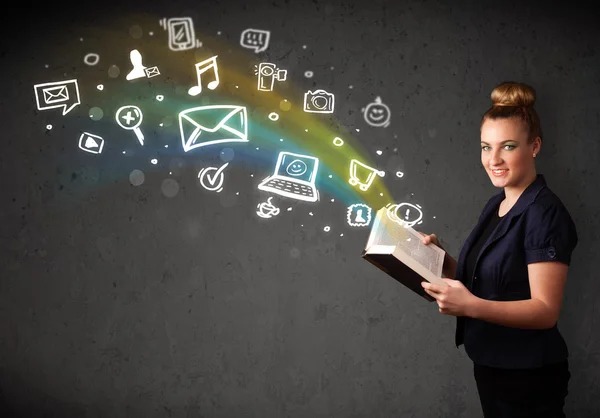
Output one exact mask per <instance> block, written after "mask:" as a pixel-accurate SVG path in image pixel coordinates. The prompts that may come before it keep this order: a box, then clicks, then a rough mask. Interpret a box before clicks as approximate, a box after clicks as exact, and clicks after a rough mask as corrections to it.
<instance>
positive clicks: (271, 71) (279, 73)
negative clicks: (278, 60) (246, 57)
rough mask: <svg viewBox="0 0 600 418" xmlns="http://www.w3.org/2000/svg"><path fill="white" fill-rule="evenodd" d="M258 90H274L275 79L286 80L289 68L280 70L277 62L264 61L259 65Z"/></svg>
mask: <svg viewBox="0 0 600 418" xmlns="http://www.w3.org/2000/svg"><path fill="white" fill-rule="evenodd" d="M255 74H258V90H259V91H273V86H274V85H275V81H285V80H286V79H287V70H280V69H279V68H277V66H276V65H275V64H271V63H269V62H263V63H260V64H259V65H258V71H257V72H256V73H255Z"/></svg>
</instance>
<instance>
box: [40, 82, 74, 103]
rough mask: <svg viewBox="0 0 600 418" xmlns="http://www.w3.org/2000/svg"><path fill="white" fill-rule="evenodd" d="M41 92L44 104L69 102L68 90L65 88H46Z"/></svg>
mask: <svg viewBox="0 0 600 418" xmlns="http://www.w3.org/2000/svg"><path fill="white" fill-rule="evenodd" d="M42 91H43V92H44V101H45V102H46V104H52V103H56V102H64V101H65V100H69V90H68V89H67V86H56V87H47V88H45V89H43V90H42Z"/></svg>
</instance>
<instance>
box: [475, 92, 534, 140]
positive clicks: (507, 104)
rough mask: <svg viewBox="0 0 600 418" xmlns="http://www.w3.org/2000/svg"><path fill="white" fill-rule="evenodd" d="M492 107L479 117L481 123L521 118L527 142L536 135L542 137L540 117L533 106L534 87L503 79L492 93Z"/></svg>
mask: <svg viewBox="0 0 600 418" xmlns="http://www.w3.org/2000/svg"><path fill="white" fill-rule="evenodd" d="M490 96H491V98H492V107H491V108H489V109H488V110H487V111H486V112H485V113H484V115H483V117H482V118H481V125H480V126H479V129H480V130H481V127H482V126H483V124H484V122H485V121H486V120H488V119H492V120H495V119H509V118H515V119H520V120H522V121H523V122H524V123H525V125H526V126H527V130H528V142H529V143H531V142H533V140H534V139H535V138H536V137H538V136H539V137H540V138H542V127H541V125H540V117H539V116H538V114H537V112H536V111H535V109H534V108H533V105H534V103H535V89H534V88H533V87H531V86H528V85H527V84H524V83H517V82H514V81H505V82H503V83H500V84H498V85H497V86H496V87H495V88H494V90H492V94H491V95H490Z"/></svg>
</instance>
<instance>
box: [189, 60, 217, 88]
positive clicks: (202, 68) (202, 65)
mask: <svg viewBox="0 0 600 418" xmlns="http://www.w3.org/2000/svg"><path fill="white" fill-rule="evenodd" d="M217 56H218V55H215V56H214V57H211V58H209V59H207V60H204V61H202V62H199V63H197V64H196V75H197V76H198V85H197V86H194V87H191V88H190V89H189V90H188V94H189V95H190V96H197V95H198V94H200V93H202V74H203V73H205V72H206V71H208V70H210V69H212V70H213V74H214V80H212V81H211V82H209V83H208V85H207V87H208V88H209V89H211V90H214V89H216V88H217V86H218V85H219V67H218V66H217Z"/></svg>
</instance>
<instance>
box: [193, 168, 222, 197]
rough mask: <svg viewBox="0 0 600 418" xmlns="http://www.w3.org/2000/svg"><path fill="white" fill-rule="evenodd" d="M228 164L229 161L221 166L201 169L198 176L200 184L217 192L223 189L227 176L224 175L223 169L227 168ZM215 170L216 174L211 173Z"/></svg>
mask: <svg viewBox="0 0 600 418" xmlns="http://www.w3.org/2000/svg"><path fill="white" fill-rule="evenodd" d="M228 165H229V163H225V164H223V165H222V166H221V167H219V168H216V167H206V168H203V169H202V170H200V172H199V173H198V178H199V179H200V184H201V185H202V187H204V188H205V189H206V190H210V191H211V192H217V193H219V192H220V191H221V190H223V179H224V177H225V176H224V175H223V170H225V167H227V166H228ZM213 171H214V174H213V175H210V174H209V173H210V172H213Z"/></svg>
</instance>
